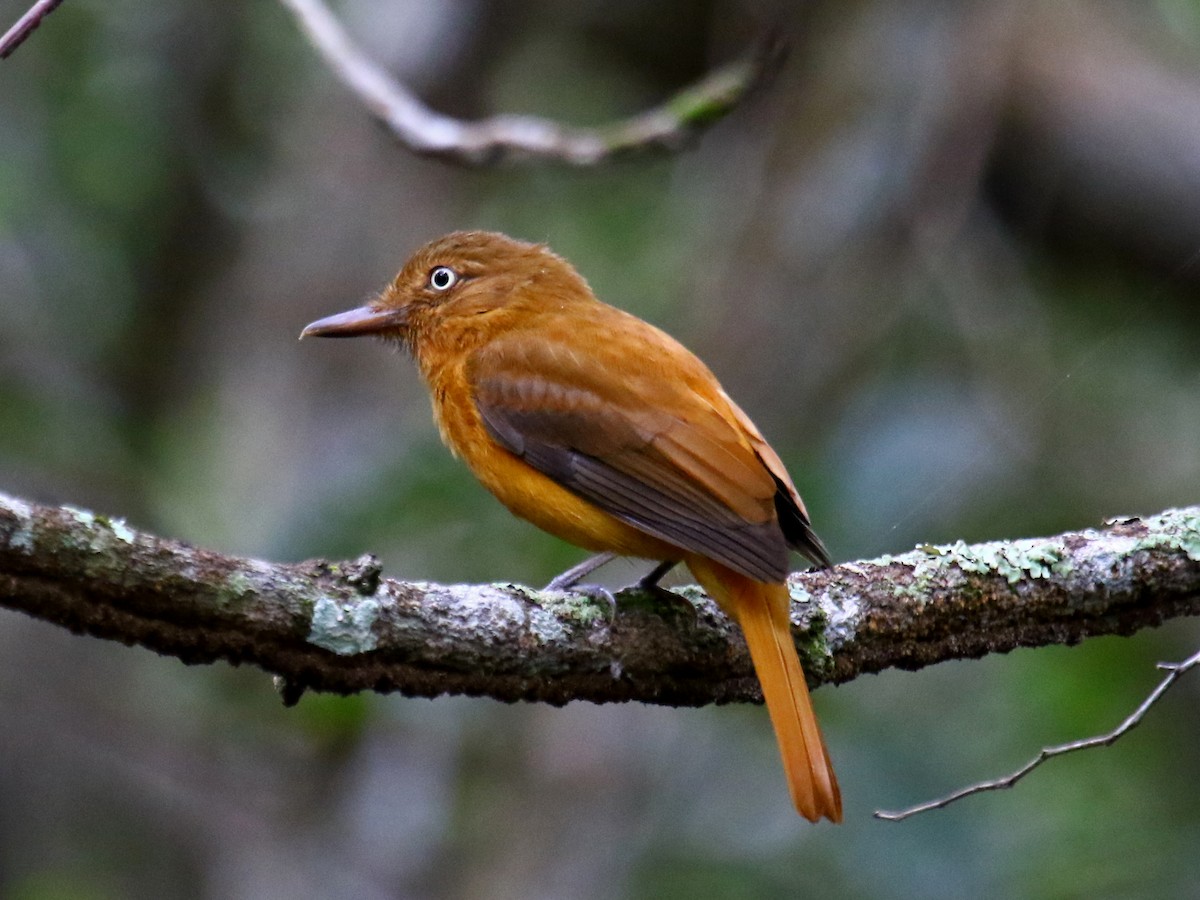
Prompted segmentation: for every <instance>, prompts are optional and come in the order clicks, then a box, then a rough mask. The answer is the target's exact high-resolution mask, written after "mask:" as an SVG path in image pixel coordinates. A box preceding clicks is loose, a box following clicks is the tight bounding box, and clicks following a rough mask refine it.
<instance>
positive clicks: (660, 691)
mask: <svg viewBox="0 0 1200 900" xmlns="http://www.w3.org/2000/svg"><path fill="white" fill-rule="evenodd" d="M791 588H792V596H793V598H794V600H795V603H794V605H793V620H794V622H795V623H796V625H797V626H798V627H797V632H796V635H797V643H798V646H799V648H800V652H801V657H802V659H803V660H804V663H805V667H806V669H807V670H808V672H809V673H810V679H811V680H812V682H813V684H819V683H821V682H827V681H847V680H849V679H852V678H854V677H855V676H857V675H859V674H861V673H863V672H877V671H880V670H882V669H885V668H889V667H899V668H906V669H915V668H919V667H921V666H925V665H929V664H931V663H935V662H940V661H942V660H946V659H961V658H967V657H977V656H982V655H984V654H985V653H993V652H1005V651H1008V650H1011V649H1013V648H1014V647H1020V646H1037V645H1042V644H1051V643H1074V642H1077V641H1080V640H1082V639H1083V638H1086V637H1089V636H1091V635H1097V634H1129V633H1132V632H1134V631H1137V630H1138V629H1140V628H1145V627H1147V626H1150V625H1157V624H1159V623H1160V622H1162V621H1163V620H1165V619H1168V618H1171V617H1173V616H1182V615H1196V614H1198V613H1200V507H1191V508H1188V509H1180V510H1169V511H1167V512H1164V513H1161V514H1160V515H1156V516H1151V517H1148V518H1144V519H1141V518H1130V519H1122V520H1119V521H1115V522H1111V523H1109V524H1108V525H1107V526H1106V527H1104V528H1103V529H1099V530H1089V531H1081V532H1070V533H1067V534H1062V535H1058V536H1056V537H1051V538H1039V539H1026V540H1018V541H1009V542H996V543H990V544H976V545H971V546H968V545H965V544H956V545H952V546H941V547H933V546H922V547H919V548H917V549H916V550H913V551H912V552H910V553H906V554H903V555H901V556H894V557H884V558H882V559H877V560H871V561H868V562H856V563H844V564H842V565H840V566H838V567H837V568H835V569H833V570H830V571H827V572H812V573H804V574H797V575H794V576H792V579H791ZM684 593H685V594H686V596H687V597H688V598H689V599H691V600H692V601H693V602H694V604H695V612H694V614H693V613H692V612H691V611H690V609H689V608H688V607H687V606H685V605H683V604H680V605H671V604H666V605H663V604H661V603H660V602H657V601H654V600H653V599H652V598H650V597H647V596H646V595H643V594H640V593H638V592H636V591H633V592H624V593H621V594H619V595H618V601H619V602H618V606H617V609H616V611H615V612H614V611H613V610H612V609H611V608H610V607H609V605H608V604H607V603H606V602H604V601H603V600H600V599H595V598H592V597H589V596H585V595H582V594H573V593H564V592H538V591H534V590H530V589H528V588H523V587H519V586H516V585H480V586H472V585H437V584H428V583H422V582H405V581H393V580H389V579H383V578H381V577H380V571H379V566H378V563H376V562H375V561H374V560H373V559H372V558H371V557H363V558H361V559H359V560H357V561H355V562H352V563H327V562H322V561H311V562H304V563H299V564H296V565H285V564H273V563H266V562H260V561H258V560H253V559H240V558H236V557H227V556H222V555H220V554H217V553H213V552H211V551H207V550H201V549H198V548H195V547H191V546H188V545H187V544H183V543H180V542H178V541H172V540H168V539H164V538H158V537H154V536H152V535H149V534H145V533H143V532H139V531H136V530H134V529H132V528H130V527H129V526H128V525H127V524H126V523H125V522H123V521H121V520H118V519H108V518H105V517H103V516H99V515H96V514H93V513H90V512H87V511H84V510H80V509H75V508H72V507H46V506H39V505H35V504H32V503H29V502H26V501H22V500H19V499H17V498H14V497H9V496H6V495H4V494H0V606H5V607H8V608H11V609H16V610H21V611H23V612H26V613H28V614H30V615H32V616H36V617H37V618H40V619H45V620H46V621H49V622H54V623H57V624H59V625H62V626H64V627H67V628H70V629H72V630H74V631H78V632H82V633H86V634H91V635H95V636H97V637H103V638H109V639H112V640H118V641H121V642H123V643H126V644H141V645H142V646H145V647H149V648H151V649H153V650H156V651H158V652H159V653H164V654H169V655H171V656H176V657H178V658H179V659H181V660H183V661H184V662H186V663H208V662H214V661H216V660H225V661H227V662H230V663H233V664H241V663H251V664H253V665H256V666H259V667H261V668H262V669H264V670H266V671H268V672H271V673H275V674H277V675H279V676H281V677H282V679H283V680H284V683H285V684H286V689H285V697H291V698H295V697H297V696H298V695H299V692H300V691H302V690H304V689H315V690H323V691H337V692H344V693H345V692H353V691H361V690H378V691H400V692H403V693H405V694H412V695H422V696H436V695H439V694H448V693H462V694H472V695H487V696H491V697H495V698H497V699H500V700H507V701H513V700H537V701H544V702H549V703H565V702H567V701H569V700H574V699H585V700H592V701H596V702H604V701H617V700H640V701H643V702H648V703H664V704H674V705H700V704H704V703H713V702H716V703H722V702H728V701H735V700H753V699H757V698H758V687H757V682H756V681H755V679H754V676H753V673H752V670H751V667H750V660H749V658H748V655H747V653H746V650H745V645H744V644H743V642H742V640H741V637H740V636H739V635H738V634H737V632H736V630H735V629H734V628H733V627H732V626H731V624H730V622H729V620H728V619H726V618H725V616H724V615H722V614H721V612H720V611H719V610H718V609H717V608H716V607H715V606H714V605H713V604H712V603H711V602H710V601H709V600H708V599H707V598H705V597H704V596H703V595H702V594H700V593H699V592H698V591H697V590H695V589H687V590H686V591H685V592H684Z"/></svg>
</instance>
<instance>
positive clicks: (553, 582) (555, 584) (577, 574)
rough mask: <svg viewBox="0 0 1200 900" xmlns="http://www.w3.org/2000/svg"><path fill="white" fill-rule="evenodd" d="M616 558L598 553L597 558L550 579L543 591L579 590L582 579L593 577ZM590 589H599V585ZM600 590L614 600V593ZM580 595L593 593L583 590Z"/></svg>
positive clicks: (590, 558)
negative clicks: (578, 586) (577, 586)
mask: <svg viewBox="0 0 1200 900" xmlns="http://www.w3.org/2000/svg"><path fill="white" fill-rule="evenodd" d="M616 558H617V554H615V553H597V554H596V555H595V556H589V557H588V558H587V559H585V560H584V561H583V562H581V563H579V564H578V565H574V566H571V568H569V569H567V571H565V572H562V573H561V574H559V575H556V576H555V577H554V578H552V579H550V583H549V584H548V585H546V587H545V588H543V590H547V591H570V590H578V588H576V585H578V584H579V582H580V581H581V580H582V579H584V578H586V577H587V576H588V575H591V574H592V573H593V572H595V571H596V570H597V569H598V568H600V567H601V566H603V565H605V564H607V563H610V562H612V561H613V560H614V559H616ZM589 587H592V588H595V587H597V585H590V586H589ZM600 589H601V590H603V591H604V592H605V593H607V594H608V599H609V600H611V599H612V593H611V592H610V591H608V590H607V589H605V588H600ZM580 593H584V594H590V593H591V591H590V590H581V591H580Z"/></svg>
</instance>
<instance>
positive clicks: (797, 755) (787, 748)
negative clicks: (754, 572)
mask: <svg viewBox="0 0 1200 900" xmlns="http://www.w3.org/2000/svg"><path fill="white" fill-rule="evenodd" d="M688 566H689V568H691V570H692V572H693V574H694V575H695V576H696V578H697V580H698V581H699V582H700V584H701V585H702V586H703V587H704V589H705V590H706V591H708V593H709V594H710V595H711V596H712V597H713V599H715V600H716V601H717V603H719V604H720V606H721V608H722V609H724V610H725V611H726V612H727V613H729V615H731V616H732V617H733V618H734V619H735V620H736V621H737V623H738V625H740V626H741V629H742V633H743V634H744V635H745V637H746V644H747V646H748V647H749V648H750V658H751V660H752V661H753V663H754V670H755V672H756V673H757V674H758V680H759V682H760V683H761V684H762V691H763V699H764V700H765V701H766V704H767V712H768V713H769V714H770V717H771V724H772V726H774V729H775V738H776V740H777V741H778V743H779V753H780V756H782V758H783V768H784V772H785V773H786V775H787V780H788V788H789V790H790V792H791V795H792V803H793V804H794V805H795V807H796V810H797V812H799V813H800V815H802V816H804V817H805V818H806V819H808V820H809V821H810V822H816V821H819V820H820V819H821V818H822V817H824V818H827V819H829V820H830V821H833V822H840V821H841V820H842V796H841V792H840V790H839V789H838V783H837V777H836V776H835V775H834V774H833V765H832V763H831V762H830V759H829V751H828V750H827V749H826V748H825V740H824V738H823V737H822V736H821V729H820V726H818V724H817V717H816V714H815V713H814V712H813V707H812V700H811V699H810V697H809V694H808V684H807V683H806V682H805V680H804V670H803V669H802V668H801V666H800V658H799V657H798V656H797V655H796V645H795V644H794V643H792V634H791V623H790V617H789V614H788V613H789V598H788V592H787V587H786V586H785V585H782V584H764V583H762V582H759V581H754V580H752V579H750V578H747V577H746V576H744V575H741V574H739V573H737V572H733V571H731V570H729V569H727V568H726V567H725V566H722V565H720V564H719V563H715V562H713V561H711V560H708V559H702V558H694V559H689V560H688Z"/></svg>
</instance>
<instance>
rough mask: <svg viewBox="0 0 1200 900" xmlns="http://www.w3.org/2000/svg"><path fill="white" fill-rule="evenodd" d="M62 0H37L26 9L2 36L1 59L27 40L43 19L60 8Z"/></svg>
mask: <svg viewBox="0 0 1200 900" xmlns="http://www.w3.org/2000/svg"><path fill="white" fill-rule="evenodd" d="M60 3H62V0H37V3H35V4H33V6H31V7H29V9H27V10H26V11H25V15H23V16H21V18H19V19H17V22H16V24H15V25H13V27H12V28H10V29H8V31H6V32H4V37H0V59H6V58H7V57H8V55H9V54H10V53H12V52H13V51H14V50H16V49H17V48H18V47H20V46H21V44H23V43H24V42H25V38H27V37H29V35H31V34H33V31H34V29H35V28H37V27H38V26H39V25H41V24H42V19H44V18H46V16H48V15H50V13H52V12H54V10H56V9H57V8H58V5H59V4H60Z"/></svg>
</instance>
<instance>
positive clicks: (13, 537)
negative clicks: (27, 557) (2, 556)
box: [0, 494, 34, 553]
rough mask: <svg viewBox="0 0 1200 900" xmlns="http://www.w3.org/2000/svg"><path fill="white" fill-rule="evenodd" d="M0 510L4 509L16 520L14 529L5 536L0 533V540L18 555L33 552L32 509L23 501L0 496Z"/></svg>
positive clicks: (4, 495) (3, 495) (5, 495)
mask: <svg viewBox="0 0 1200 900" xmlns="http://www.w3.org/2000/svg"><path fill="white" fill-rule="evenodd" d="M0 508H3V509H6V510H7V511H8V512H9V514H10V515H12V516H13V518H15V519H16V520H17V524H16V527H15V528H13V529H11V530H10V531H9V532H8V534H7V535H5V534H4V532H3V531H0V539H3V540H4V542H5V543H6V544H8V546H9V547H10V548H12V549H13V550H16V551H18V552H20V553H32V552H33V544H34V540H33V507H31V506H30V505H29V504H28V503H26V502H25V501H24V500H18V499H17V498H16V497H10V496H9V495H7V494H0Z"/></svg>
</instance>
